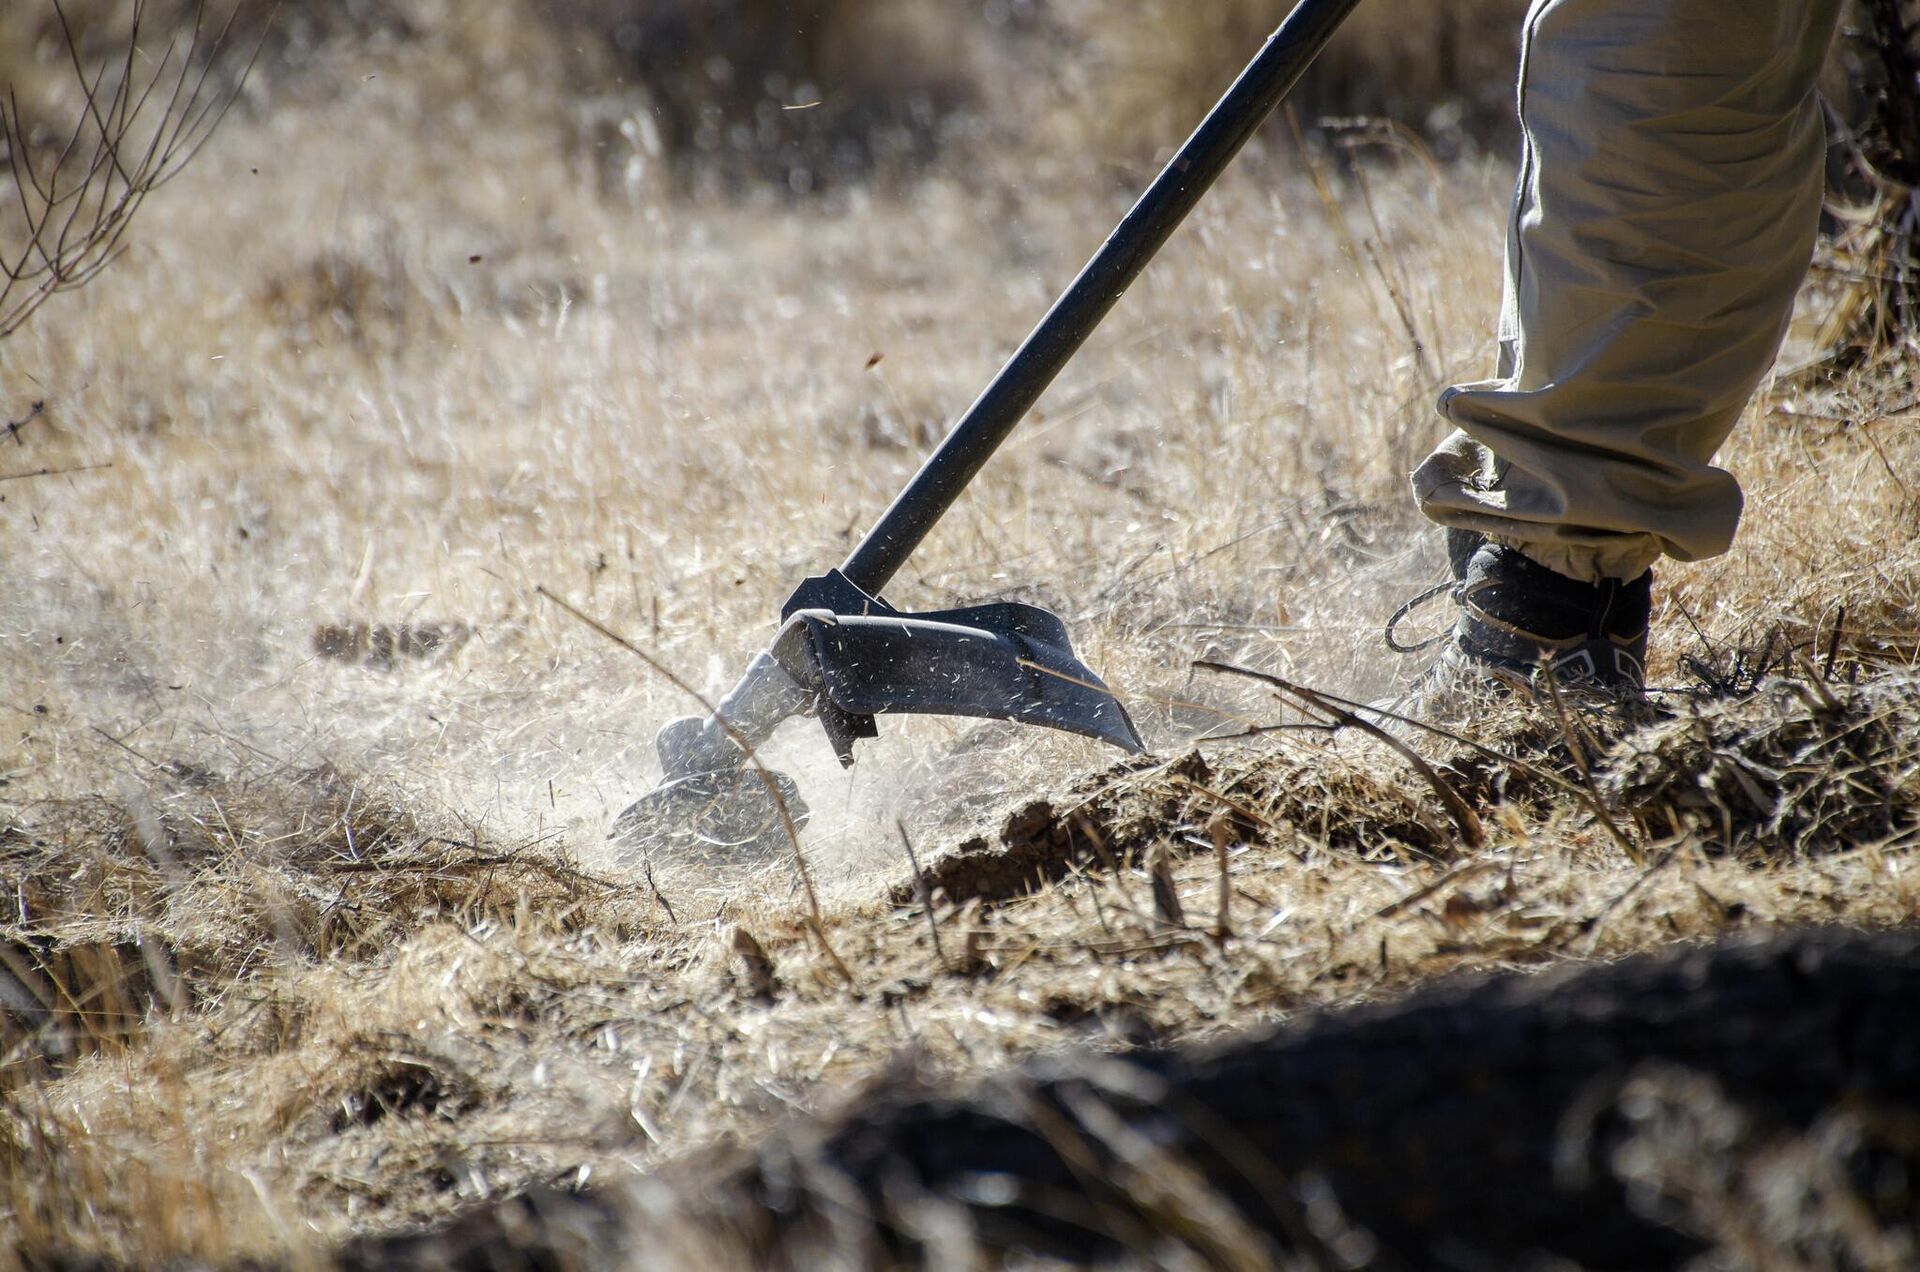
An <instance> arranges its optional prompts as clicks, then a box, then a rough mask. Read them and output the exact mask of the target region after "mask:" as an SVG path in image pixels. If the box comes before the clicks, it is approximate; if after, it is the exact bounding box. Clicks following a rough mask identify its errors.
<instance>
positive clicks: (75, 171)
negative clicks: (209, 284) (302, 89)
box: [0, 0, 264, 340]
mask: <svg viewBox="0 0 1920 1272" xmlns="http://www.w3.org/2000/svg"><path fill="white" fill-rule="evenodd" d="M53 8H54V13H55V14H56V16H57V17H58V19H59V26H60V33H61V37H62V39H63V41H64V42H65V46H66V54H67V63H68V66H69V68H70V69H71V71H72V74H73V78H74V81H75V83H76V84H77V86H78V88H79V90H80V94H81V100H82V103H83V105H82V106H81V108H80V109H79V110H78V111H77V112H76V117H75V118H74V119H73V121H72V122H71V124H70V125H68V126H67V127H66V128H65V129H64V130H61V131H59V132H58V133H55V134H53V135H54V136H55V137H56V140H55V141H54V142H53V144H51V145H48V144H46V143H45V141H44V140H43V133H44V129H43V127H42V126H41V125H40V123H39V122H38V121H35V120H33V119H31V118H29V117H28V115H27V114H26V112H25V111H23V109H22V108H21V105H20V98H19V95H18V93H17V92H16V91H15V89H14V87H13V86H11V85H9V86H7V88H6V92H5V98H4V100H0V147H3V148H4V151H5V154H4V156H0V159H3V160H4V164H5V169H6V179H5V184H7V185H10V186H11V190H10V192H9V194H10V197H9V198H8V200H7V201H8V203H10V205H11V207H10V209H9V212H10V217H11V220H12V221H13V222H14V223H15V225H16V226H17V228H18V233H17V235H9V236H8V237H7V238H6V239H4V240H0V340H4V339H5V338H6V337H7V336H9V335H11V334H13V333H14V332H15V331H18V330H19V329H20V328H21V327H22V326H23V325H24V324H25V323H26V321H27V320H28V319H29V318H31V317H32V316H33V314H34V312H35V311H36V310H38V309H39V308H40V306H41V305H43V304H45V303H46V302H47V301H49V300H51V299H52V298H53V297H54V296H56V295H58V294H60V293H61V292H64V291H72V290H74V289H75V288H78V287H83V286H85V285H86V284H87V283H89V282H91V281H93V279H94V278H96V277H98V275H99V274H100V272H101V271H102V270H104V269H105V268H106V267H107V266H109V265H111V264H112V263H113V262H114V261H115V260H116V259H117V258H118V257H119V256H120V254H121V252H122V251H124V250H125V247H126V236H127V231H128V229H129V227H130V226H131V225H132V223H133V219H134V217H135V215H136V214H137V213H138V212H139V210H140V207H141V205H142V204H143V203H144V202H145V201H146V199H147V196H148V195H150V194H152V193H153V192H154V191H155V190H158V189H159V188H160V187H161V186H163V185H165V184H166V183H167V182H168V181H171V180H172V179H173V178H174V177H176V176H178V175H179V174H180V172H181V170H182V169H184V168H185V167H186V166H187V164H189V163H191V162H192V161H193V158H194V156H195V155H197V154H199V153H200V149H201V147H203V146H205V145H206V144H207V141H208V140H209V139H210V138H211V137H212V136H213V134H214V131H215V130H216V129H217V128H218V127H219V126H220V122H221V120H222V119H224V118H225V117H226V114H227V111H228V110H229V109H230V108H231V107H232V106H233V103H234V101H235V100H236V99H237V98H238V97H239V95H240V90H241V88H242V86H243V85H244V84H245V82H246V78H247V74H248V72H250V71H251V70H252V67H253V60H254V58H255V57H257V56H258V54H259V49H260V45H259V43H258V42H256V44H255V46H254V49H253V53H252V54H251V55H250V56H249V57H248V59H247V61H246V63H245V65H244V66H243V67H242V68H241V70H240V73H239V74H238V75H235V76H232V77H231V78H228V77H226V76H225V75H224V74H223V72H224V69H225V67H224V64H225V63H226V62H227V61H228V60H229V56H230V55H231V54H233V51H234V50H233V33H234V32H233V28H234V22H235V19H236V18H237V17H238V15H239V5H238V4H235V5H234V7H233V8H231V9H230V10H229V11H228V12H227V15H226V17H225V19H224V20H222V21H220V22H218V23H217V24H216V23H215V22H213V21H212V9H211V5H210V3H209V0H198V2H197V3H196V4H195V5H194V7H193V13H192V19H191V21H190V22H189V23H187V24H185V28H186V29H185V31H184V34H183V33H182V32H180V31H178V30H176V31H171V32H169V33H168V34H167V35H166V36H165V47H164V48H163V49H162V50H160V52H159V53H158V56H155V54H154V52H153V51H152V50H151V49H148V48H144V47H143V37H144V36H145V35H146V34H147V18H148V6H147V3H146V0H134V4H133V9H132V14H131V16H130V17H129V19H128V30H127V38H126V43H125V46H124V48H123V49H122V50H121V52H120V53H119V54H118V55H117V56H116V57H114V58H111V59H108V60H106V61H104V62H103V63H102V64H100V65H97V66H92V67H89V66H88V65H87V63H86V61H85V60H84V58H83V56H82V53H81V43H80V39H79V37H78V36H77V35H76V33H75V30H74V25H73V23H72V22H71V21H70V20H69V17H68V14H67V10H66V8H65V6H64V5H63V4H62V3H61V0H53ZM262 38H263V39H264V33H263V35H262Z"/></svg>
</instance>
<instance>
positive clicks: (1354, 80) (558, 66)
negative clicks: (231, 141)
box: [0, 0, 1524, 195]
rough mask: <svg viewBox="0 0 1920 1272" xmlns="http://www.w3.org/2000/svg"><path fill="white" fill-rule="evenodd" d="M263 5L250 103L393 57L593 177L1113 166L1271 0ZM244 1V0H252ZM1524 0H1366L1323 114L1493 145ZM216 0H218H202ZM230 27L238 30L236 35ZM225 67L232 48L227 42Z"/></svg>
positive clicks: (11, 14) (95, 44) (311, 95)
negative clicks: (993, 158)
mask: <svg viewBox="0 0 1920 1272" xmlns="http://www.w3.org/2000/svg"><path fill="white" fill-rule="evenodd" d="M61 7H62V8H64V10H65V13H66V16H67V19H68V21H69V23H70V26H71V29H72V30H73V31H74V33H75V34H76V35H77V37H78V40H79V44H80V51H81V54H82V57H83V60H87V61H89V62H92V61H95V60H98V59H102V58H105V57H108V56H110V55H111V53H112V52H113V50H115V49H117V48H118V47H119V46H120V45H121V44H122V43H123V42H124V40H125V38H126V33H127V31H128V30H129V28H130V25H131V23H132V21H133V19H134V16H135V13H136V11H137V10H143V11H144V12H142V13H141V14H140V17H141V29H142V37H141V38H142V39H143V40H144V41H146V42H148V43H150V44H152V45H154V46H155V47H159V46H161V45H163V44H164V43H165V41H167V40H168V39H170V38H174V37H175V36H177V34H178V32H179V31H180V29H181V27H182V26H183V24H185V23H187V22H189V21H190V20H191V18H192V15H193V12H194V8H195V6H194V5H193V3H192V2H191V0H146V2H145V3H144V4H140V3H137V2H136V0H63V4H62V6H61ZM241 7H242V17H241V22H240V24H239V26H240V28H241V31H240V38H239V39H238V40H237V41H236V43H240V44H246V43H248V42H249V39H248V36H249V32H247V31H246V30H245V28H246V27H247V25H248V23H249V22H252V23H253V24H255V25H256V28H257V25H258V24H260V23H263V22H265V21H266V20H267V15H268V14H269V13H271V14H272V18H271V30H270V31H268V32H267V34H266V36H265V43H264V46H263V47H262V50H261V57H260V60H259V63H258V65H257V66H256V67H255V68H254V70H253V73H252V78H251V80H250V83H249V90H248V95H247V106H248V108H249V109H251V110H253V111H256V112H259V111H266V110H269V109H271V108H272V107H273V106H274V105H276V104H277V103H280V102H283V101H286V100H288V99H290V98H291V99H297V100H301V101H304V102H307V103H309V104H320V103H323V102H324V98H325V97H326V95H327V94H328V93H329V92H340V91H347V90H348V89H350V88H351V85H352V82H353V81H352V80H351V79H350V78H349V77H346V76H343V75H340V74H338V71H339V69H340V68H341V67H342V66H343V65H348V64H350V63H351V62H352V61H353V60H354V57H355V54H356V53H357V54H360V55H363V56H365V57H377V58H378V59H379V60H381V61H383V62H391V61H394V60H398V61H399V62H401V63H402V64H403V65H404V66H405V67H406V69H407V70H408V71H409V73H410V74H412V75H413V76H416V77H417V87H418V89H419V92H418V101H419V103H420V105H421V107H422V109H423V110H424V111H427V112H429V113H437V114H438V115H439V118H438V119H437V120H436V121H435V122H437V123H438V124H439V125H441V126H442V127H443V128H445V130H446V131H448V132H449V133H450V134H451V133H457V131H458V130H459V129H460V128H462V127H485V126H488V124H489V123H490V122H491V123H494V124H497V123H498V121H499V120H501V119H502V118H506V117H515V118H519V119H521V120H535V121H539V122H542V123H545V124H546V125H548V126H550V127H551V128H553V129H554V141H555V143H556V144H558V145H561V146H563V147H565V148H566V149H567V150H568V152H569V153H571V154H573V155H574V156H576V158H577V159H578V160H579V166H580V169H581V173H582V175H583V176H584V177H587V178H589V179H590V180H591V181H592V182H593V183H594V184H595V185H597V186H598V187H600V188H601V189H602V190H603V191H605V192H609V193H621V192H632V191H633V190H634V189H635V188H636V187H640V186H646V185H648V184H651V183H654V182H657V181H671V182H673V183H675V184H676V185H678V186H680V187H682V188H687V187H691V188H695V189H701V190H706V191H716V192H730V193H738V192H740V191H741V190H743V189H746V188H750V187H758V188H771V189H775V190H781V189H784V190H786V191H789V192H791V193H795V194H801V195H805V194H811V193H815V192H819V191H824V190H829V189H833V188H839V187H844V186H845V185H846V184H848V183H849V181H852V180H868V179H872V178H876V177H878V178H881V179H884V180H898V179H900V178H901V177H903V176H906V175H908V174H911V173H913V172H915V171H918V170H920V169H921V168H923V167H924V166H925V165H926V164H927V163H929V162H930V161H933V160H935V159H937V158H943V157H955V156H956V152H958V157H959V158H961V159H962V160H964V158H965V157H966V156H967V154H968V151H969V148H970V147H973V148H977V147H979V146H982V145H992V146H995V147H999V148H1002V149H1008V148H1010V149H1013V150H1016V151H1023V150H1025V149H1027V148H1028V147H1033V148H1035V149H1036V150H1040V149H1051V148H1056V147H1059V148H1064V149H1065V150H1066V151H1067V152H1069V153H1081V152H1091V153H1092V154H1093V156H1094V157H1095V158H1097V159H1099V160H1101V161H1104V162H1107V163H1110V164H1112V165H1114V166H1115V167H1116V168H1117V169H1119V170H1120V171H1121V172H1126V171H1127V170H1130V169H1132V168H1134V167H1136V166H1139V165H1144V164H1147V163H1149V162H1150V161H1151V160H1152V159H1153V158H1154V157H1155V155H1156V154H1158V153H1161V152H1164V151H1165V150H1167V149H1168V148H1169V147H1170V146H1171V145H1172V144H1173V143H1174V142H1176V141H1177V140H1178V139H1179V138H1180V137H1181V136H1183V135H1184V133H1185V131H1186V130H1187V129H1188V128H1189V127H1191V125H1192V124H1193V123H1194V122H1195V121H1196V120H1197V119H1198V117H1199V115H1200V114H1201V112H1202V111H1204V110H1205V108H1206V106H1207V105H1208V104H1210V103H1211V102H1212V101H1213V100H1214V99H1215V98H1216V97H1217V96H1218V94H1219V93H1220V92H1221V91H1222V90H1223V89H1224V87H1225V86H1226V84H1227V83H1228V82H1229V81H1230V80H1231V78H1232V76H1233V74H1234V73H1235V72H1236V71H1237V70H1238V68H1239V67H1240V66H1241V65H1242V64H1244V63H1245V62H1246V61H1247V60H1248V58H1249V57H1250V56H1251V55H1252V53H1253V51H1254V50H1255V49H1256V48H1257V47H1258V45H1259V43H1260V41H1261V40H1262V39H1264V38H1265V36H1266V34H1267V33H1268V32H1269V31H1270V30H1271V29H1272V28H1273V27H1274V26H1275V25H1276V24H1277V23H1278V21H1279V19H1280V17H1281V16H1283V14H1284V13H1285V11H1286V5H1284V4H1282V3H1276V2H1275V0H1212V2H1211V3H1205V4H1193V3H1187V2H1184V0H1128V2H1127V3H1114V2H1113V0H797V2H796V0H459V2H454V0H283V2H282V3H280V4H279V5H278V6H277V7H275V6H270V5H267V4H264V3H263V4H258V5H254V4H253V3H252V0H241ZM249 10H256V11H251V12H250V11H249ZM1523 10H1524V3H1523V0H1454V2H1449V3H1441V2H1439V0H1370V2H1369V3H1368V4H1365V5H1363V6H1362V7H1361V9H1360V10H1359V12H1358V13H1357V14H1356V15H1355V17H1354V18H1353V20H1352V21H1351V23H1350V25H1349V27H1348V29H1347V30H1346V31H1344V32H1343V33H1342V35H1341V36H1340V38H1339V40H1338V41H1337V43H1336V44H1335V45H1334V47H1333V48H1332V49H1331V50H1329V52H1328V53H1327V55H1326V56H1325V57H1324V58H1323V59H1322V60H1321V62H1320V63H1319V65H1317V66H1316V67H1315V68H1314V70H1313V72H1312V73H1311V75H1310V78H1309V80H1308V81H1307V82H1306V83H1305V84H1303V85H1302V87H1301V89H1300V90H1299V92H1298V94H1297V97H1296V102H1297V109H1298V110H1299V112H1300V114H1301V116H1302V117H1303V119H1304V120H1305V121H1306V122H1307V123H1308V124H1309V125H1311V124H1312V123H1313V122H1314V121H1315V120H1317V119H1319V118H1320V117H1322V116H1353V115H1378V116H1387V117H1391V118H1393V119H1395V120H1398V121H1401V122H1404V123H1406V124H1408V125H1410V126H1411V127H1412V128H1413V129H1414V130H1415V131H1416V132H1418V133H1419V134H1420V135H1422V136H1423V137H1425V138H1426V139H1427V140H1428V141H1429V143H1430V144H1431V145H1432V146H1433V147H1434V148H1435V149H1436V150H1437V151H1438V152H1440V153H1441V154H1442V155H1443V156H1445V155H1450V154H1453V153H1457V152H1459V151H1460V150H1462V149H1463V148H1471V147H1479V146H1485V145H1490V144H1491V145H1503V144H1505V143H1506V141H1507V140H1508V139H1509V136H1510V134H1511V130H1512V124H1511V119H1510V116H1511V108H1510V102H1511V98H1512V78H1513V67H1514V59H1515V55H1516V47H1517V36H1518V30H1519V21H1520V16H1521V14H1522V12H1523ZM223 14H224V11H223V10H222V9H221V8H220V7H219V6H217V5H216V11H215V16H216V17H219V16H223ZM243 52H244V50H243ZM66 58H67V53H66V48H65V42H64V36H63V31H62V24H61V21H60V18H59V16H58V14H57V13H56V10H55V6H54V4H53V3H52V0H23V2H22V3H15V4H9V5H7V6H5V7H4V12H0V84H5V85H9V86H11V87H12V88H13V89H14V90H15V91H16V92H18V93H19V95H20V106H21V110H22V113H23V115H25V116H26V118H27V119H28V120H29V121H30V122H31V121H33V120H35V119H45V120H47V121H49V123H48V126H47V127H46V129H45V132H44V138H45V139H46V140H48V141H51V139H52V138H53V137H54V136H55V135H56V134H57V132H58V129H57V128H56V127H54V126H53V125H52V122H51V121H53V120H56V119H58V118H59V116H60V111H61V109H62V108H63V107H69V106H70V105H71V101H70V96H71V83H70V79H71V76H70V73H69V68H68V66H67V63H66ZM228 60H229V63H230V65H229V66H228V67H227V68H226V69H227V73H229V74H237V71H238V68H239V67H240V66H242V65H243V64H244V61H245V59H244V57H229V59H228Z"/></svg>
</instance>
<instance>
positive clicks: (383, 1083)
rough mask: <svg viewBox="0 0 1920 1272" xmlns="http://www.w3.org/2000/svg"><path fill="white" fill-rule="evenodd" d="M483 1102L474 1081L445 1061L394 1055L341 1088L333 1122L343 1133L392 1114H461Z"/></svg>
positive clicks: (446, 1115)
mask: <svg viewBox="0 0 1920 1272" xmlns="http://www.w3.org/2000/svg"><path fill="white" fill-rule="evenodd" d="M478 1102H479V1101H478V1096H477V1094H476V1093H475V1092H474V1091H473V1090H472V1089H471V1086H470V1085H469V1084H468V1083H467V1082H465V1081H464V1080H462V1079H461V1078H460V1077H458V1076H457V1075H455V1074H454V1073H452V1072H451V1070H448V1069H446V1068H445V1066H438V1065H435V1064H433V1063H431V1062H429V1061H428V1060H426V1059H423V1058H418V1057H413V1056H391V1057H387V1058H386V1059H385V1060H383V1061H382V1062H381V1063H379V1064H378V1065H376V1066H375V1067H374V1068H373V1070H372V1072H370V1073H367V1074H365V1075H363V1076H362V1077H361V1079H360V1080H359V1081H358V1082H356V1083H355V1084H354V1085H353V1086H352V1088H351V1089H349V1090H347V1091H344V1092H342V1093H341V1094H340V1096H339V1098H338V1100H337V1102H336V1103H337V1107H336V1108H335V1110H334V1113H333V1115H332V1117H331V1118H330V1119H329V1124H330V1126H331V1129H332V1130H333V1132H334V1134H336V1135H337V1134H339V1133H340V1132H342V1131H345V1130H348V1129H349V1128H351V1127H355V1126H362V1127H366V1126H373V1125H376V1124H377V1123H379V1122H381V1121H383V1120H385V1119H387V1118H389V1117H433V1116H436V1115H438V1116H443V1117H457V1116H459V1115H460V1114H461V1113H464V1112H466V1111H468V1110H470V1109H471V1108H473V1107H474V1105H476V1104H477V1103H478Z"/></svg>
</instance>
